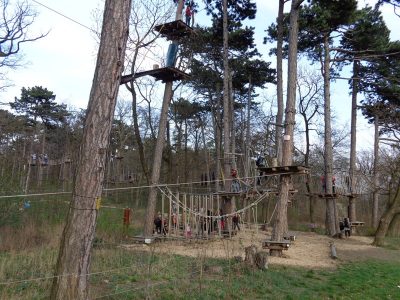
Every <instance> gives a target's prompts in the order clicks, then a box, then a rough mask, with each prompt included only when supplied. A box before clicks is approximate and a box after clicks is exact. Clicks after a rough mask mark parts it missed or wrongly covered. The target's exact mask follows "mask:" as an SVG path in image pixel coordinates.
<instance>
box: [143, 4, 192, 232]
mask: <svg viewBox="0 0 400 300" xmlns="http://www.w3.org/2000/svg"><path fill="white" fill-rule="evenodd" d="M183 3H184V1H183V0H179V3H178V8H177V10H176V15H175V19H176V20H180V19H181V18H182V9H183ZM174 43H177V42H176V41H174ZM172 85H173V82H172V81H170V82H166V83H165V90H164V97H163V104H162V107H161V113H160V121H159V126H158V135H157V141H156V147H155V149H154V158H153V169H152V172H151V185H152V187H150V189H149V196H148V202H147V209H146V216H145V220H144V228H143V235H144V236H150V235H152V234H153V222H154V214H155V209H156V202H157V187H156V186H155V185H157V184H158V183H159V180H160V171H161V162H162V152H163V149H164V144H165V131H166V127H167V119H168V109H169V104H170V102H171V99H172V94H173V91H172Z"/></svg>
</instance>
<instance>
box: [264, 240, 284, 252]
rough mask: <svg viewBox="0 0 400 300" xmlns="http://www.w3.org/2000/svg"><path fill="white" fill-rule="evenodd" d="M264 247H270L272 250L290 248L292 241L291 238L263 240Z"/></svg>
mask: <svg viewBox="0 0 400 300" xmlns="http://www.w3.org/2000/svg"><path fill="white" fill-rule="evenodd" d="M262 247H263V248H265V249H270V250H289V247H290V241H289V240H283V241H279V242H278V241H268V240H266V241H263V242H262Z"/></svg>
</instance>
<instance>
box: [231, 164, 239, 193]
mask: <svg viewBox="0 0 400 300" xmlns="http://www.w3.org/2000/svg"><path fill="white" fill-rule="evenodd" d="M231 176H232V184H231V192H233V193H239V192H240V182H239V180H238V179H237V170H236V169H231Z"/></svg>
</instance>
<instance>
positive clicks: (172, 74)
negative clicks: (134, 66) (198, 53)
mask: <svg viewBox="0 0 400 300" xmlns="http://www.w3.org/2000/svg"><path fill="white" fill-rule="evenodd" d="M147 75H149V76H152V77H154V78H155V79H156V80H161V81H162V82H164V83H165V82H171V81H177V80H187V79H189V78H190V75H189V74H186V73H185V72H182V71H181V70H178V69H177V68H173V67H165V68H157V69H153V70H149V71H143V72H137V73H134V74H130V75H124V76H122V77H121V81H120V84H125V83H128V82H129V81H131V80H135V79H136V78H139V77H143V76H147Z"/></svg>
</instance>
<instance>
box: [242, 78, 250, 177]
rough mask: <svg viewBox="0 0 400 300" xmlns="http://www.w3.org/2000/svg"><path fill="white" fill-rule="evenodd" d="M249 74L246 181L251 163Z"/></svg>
mask: <svg viewBox="0 0 400 300" xmlns="http://www.w3.org/2000/svg"><path fill="white" fill-rule="evenodd" d="M251 90H252V86H251V74H250V75H249V93H248V96H247V111H246V112H247V117H246V144H245V149H246V156H245V157H246V158H245V164H246V168H245V173H244V177H245V178H246V179H247V178H248V177H249V176H250V168H251V162H250V145H251V138H250V124H251V122H250V116H251V115H250V107H251Z"/></svg>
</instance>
